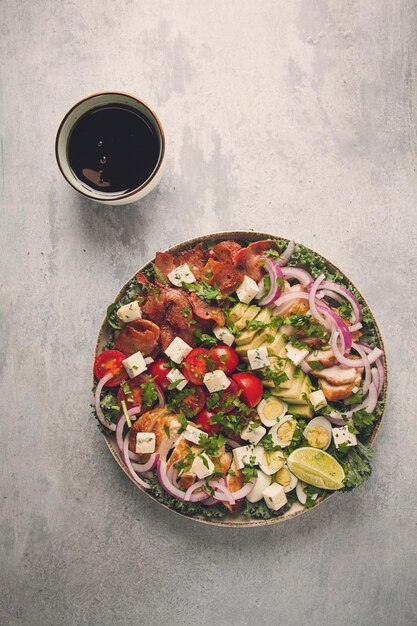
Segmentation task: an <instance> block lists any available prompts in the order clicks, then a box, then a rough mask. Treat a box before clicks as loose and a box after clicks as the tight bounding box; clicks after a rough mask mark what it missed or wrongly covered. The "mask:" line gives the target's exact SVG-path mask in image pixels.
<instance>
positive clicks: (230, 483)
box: [223, 459, 245, 513]
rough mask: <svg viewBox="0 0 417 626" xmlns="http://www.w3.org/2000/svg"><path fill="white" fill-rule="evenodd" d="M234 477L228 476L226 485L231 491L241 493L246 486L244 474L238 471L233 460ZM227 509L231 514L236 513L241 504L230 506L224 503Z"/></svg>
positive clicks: (231, 467)
mask: <svg viewBox="0 0 417 626" xmlns="http://www.w3.org/2000/svg"><path fill="white" fill-rule="evenodd" d="M230 469H231V470H232V472H233V474H234V476H233V475H232V474H227V476H226V485H227V488H228V489H229V491H231V492H232V493H234V492H235V491H239V489H242V487H243V485H244V484H245V483H244V481H243V474H242V472H241V471H240V470H238V468H237V466H236V463H235V460H234V459H233V461H232V464H231V466H230ZM223 504H224V506H225V507H226V509H228V510H229V511H230V512H231V513H236V512H237V511H238V510H239V509H240V505H241V502H239V501H238V502H236V504H229V503H228V502H223Z"/></svg>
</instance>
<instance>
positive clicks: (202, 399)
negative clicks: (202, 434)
mask: <svg viewBox="0 0 417 626" xmlns="http://www.w3.org/2000/svg"><path fill="white" fill-rule="evenodd" d="M205 403H206V394H205V393H204V391H203V389H202V388H201V387H190V393H189V394H188V396H185V398H183V400H182V404H185V410H184V413H185V415H186V416H187V417H193V416H194V415H197V413H199V412H200V411H201V410H202V409H203V408H204V405H205ZM180 408H181V407H180Z"/></svg>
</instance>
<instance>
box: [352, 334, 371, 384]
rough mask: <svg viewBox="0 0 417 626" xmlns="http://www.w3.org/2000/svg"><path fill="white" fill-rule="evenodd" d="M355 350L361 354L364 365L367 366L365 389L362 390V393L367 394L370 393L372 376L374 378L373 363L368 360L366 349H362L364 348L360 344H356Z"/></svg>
mask: <svg viewBox="0 0 417 626" xmlns="http://www.w3.org/2000/svg"><path fill="white" fill-rule="evenodd" d="M355 350H356V352H357V353H358V354H359V356H360V357H361V359H362V360H363V363H364V367H365V378H364V381H363V391H362V395H363V396H365V395H366V394H367V393H368V389H369V385H370V384H371V378H372V377H371V365H370V363H369V361H368V357H367V355H366V352H365V350H362V348H360V347H359V345H358V344H355Z"/></svg>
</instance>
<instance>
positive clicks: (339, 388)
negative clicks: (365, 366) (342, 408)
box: [319, 370, 361, 402]
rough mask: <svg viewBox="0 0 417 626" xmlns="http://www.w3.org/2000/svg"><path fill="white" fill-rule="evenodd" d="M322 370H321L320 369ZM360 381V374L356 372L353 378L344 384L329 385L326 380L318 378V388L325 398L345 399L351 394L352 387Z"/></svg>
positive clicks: (331, 399)
mask: <svg viewBox="0 0 417 626" xmlns="http://www.w3.org/2000/svg"><path fill="white" fill-rule="evenodd" d="M322 371H323V370H322ZM360 382H361V375H360V374H357V376H356V378H355V380H354V381H353V382H351V383H346V384H345V385H331V384H330V383H328V382H327V381H326V380H324V379H321V380H319V385H320V389H321V390H322V392H323V393H324V396H325V398H326V400H330V402H332V401H336V400H346V399H347V398H349V397H350V396H351V395H352V392H353V389H354V388H355V387H356V386H357V385H359V383H360Z"/></svg>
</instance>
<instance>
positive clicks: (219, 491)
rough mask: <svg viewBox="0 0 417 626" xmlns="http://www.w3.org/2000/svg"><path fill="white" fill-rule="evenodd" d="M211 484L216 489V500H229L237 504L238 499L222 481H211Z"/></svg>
mask: <svg viewBox="0 0 417 626" xmlns="http://www.w3.org/2000/svg"><path fill="white" fill-rule="evenodd" d="M209 485H210V487H213V489H214V490H215V491H214V494H213V497H214V498H216V500H220V501H221V502H228V503H229V504H236V500H235V498H234V496H233V494H232V492H231V491H230V489H228V488H227V487H226V486H225V485H223V484H222V483H221V482H220V481H210V483H209Z"/></svg>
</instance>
